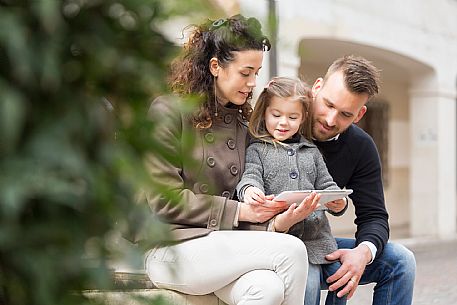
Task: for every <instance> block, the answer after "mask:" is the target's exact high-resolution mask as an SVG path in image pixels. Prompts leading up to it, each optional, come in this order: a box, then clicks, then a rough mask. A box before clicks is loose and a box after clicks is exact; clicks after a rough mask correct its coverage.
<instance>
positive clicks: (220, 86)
mask: <svg viewBox="0 0 457 305" xmlns="http://www.w3.org/2000/svg"><path fill="white" fill-rule="evenodd" d="M234 53H235V57H234V60H233V61H231V62H229V63H228V64H227V65H226V66H225V67H222V66H219V68H218V70H217V78H216V96H217V100H218V101H219V103H221V104H222V105H226V104H227V103H228V102H232V103H233V104H235V105H239V106H241V105H243V104H244V103H245V102H246V100H247V97H248V96H249V94H250V93H251V92H252V90H253V89H254V87H255V86H256V79H257V75H258V73H259V70H260V68H261V67H262V60H263V51H257V50H248V51H238V52H234Z"/></svg>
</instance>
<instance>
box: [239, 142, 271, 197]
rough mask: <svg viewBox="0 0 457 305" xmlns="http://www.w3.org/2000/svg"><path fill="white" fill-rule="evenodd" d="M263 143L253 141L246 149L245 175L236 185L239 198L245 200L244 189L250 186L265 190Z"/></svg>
mask: <svg viewBox="0 0 457 305" xmlns="http://www.w3.org/2000/svg"><path fill="white" fill-rule="evenodd" d="M262 145H263V144H261V143H252V144H251V145H249V146H248V148H247V149H246V163H245V168H244V173H243V176H242V177H241V180H240V182H239V183H238V185H237V187H236V191H237V194H238V199H239V200H241V201H243V200H244V190H245V189H246V187H248V186H254V187H257V188H259V189H260V190H261V191H262V192H265V189H264V184H263V162H262V158H261V153H262V152H261V147H262Z"/></svg>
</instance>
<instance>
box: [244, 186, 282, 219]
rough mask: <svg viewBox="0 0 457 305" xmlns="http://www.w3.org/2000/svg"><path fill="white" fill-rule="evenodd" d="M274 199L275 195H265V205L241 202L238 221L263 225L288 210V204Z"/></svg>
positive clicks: (255, 202) (254, 202)
mask: <svg viewBox="0 0 457 305" xmlns="http://www.w3.org/2000/svg"><path fill="white" fill-rule="evenodd" d="M245 196H246V193H245ZM245 198H246V197H245ZM273 198H274V195H267V196H265V195H264V200H263V203H259V202H257V201H253V203H252V204H249V203H247V202H241V206H240V214H239V216H238V220H239V221H248V222H252V223H262V222H265V221H267V220H269V219H271V218H272V217H273V216H275V215H277V214H278V213H280V212H282V211H284V210H285V209H287V207H288V206H287V203H286V202H284V201H272V199H273Z"/></svg>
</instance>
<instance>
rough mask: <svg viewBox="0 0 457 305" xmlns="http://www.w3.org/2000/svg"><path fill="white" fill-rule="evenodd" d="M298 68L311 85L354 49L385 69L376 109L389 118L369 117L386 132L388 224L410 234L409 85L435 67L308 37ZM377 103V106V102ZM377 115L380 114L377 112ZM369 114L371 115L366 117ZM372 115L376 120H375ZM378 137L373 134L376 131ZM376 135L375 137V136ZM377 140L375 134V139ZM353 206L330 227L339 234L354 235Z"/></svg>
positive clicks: (395, 231) (303, 42)
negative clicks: (338, 59)
mask: <svg viewBox="0 0 457 305" xmlns="http://www.w3.org/2000/svg"><path fill="white" fill-rule="evenodd" d="M298 53H299V57H300V67H299V72H298V75H299V76H300V77H301V78H302V79H303V80H305V81H306V82H308V83H310V84H312V83H313V82H314V80H315V79H316V78H317V77H321V76H324V75H325V72H326V69H327V67H328V66H329V65H330V64H331V63H332V62H333V61H334V60H335V59H336V58H338V57H341V56H344V55H347V54H355V55H360V56H363V57H365V58H367V59H369V60H370V61H372V62H373V63H374V64H375V66H377V67H378V68H380V69H381V70H382V84H381V91H380V94H379V95H378V96H377V99H376V101H378V102H379V103H381V104H382V107H381V105H377V109H375V108H372V111H381V110H382V109H384V110H383V111H385V109H388V110H387V113H384V114H383V115H384V116H385V117H386V116H387V121H386V122H384V125H383V124H382V123H383V122H381V121H379V120H378V121H377V122H368V124H366V125H370V124H378V125H379V124H381V125H383V126H381V127H382V128H384V130H385V131H386V133H387V142H386V143H385V146H383V147H381V145H382V144H380V142H378V145H380V146H378V149H379V150H380V153H381V154H386V155H382V156H381V159H382V160H384V162H385V163H386V164H383V169H384V171H385V175H384V176H385V185H384V189H385V197H386V205H387V209H388V211H389V215H390V225H391V228H392V237H393V238H404V237H408V236H410V235H411V231H412V229H411V227H412V226H413V223H414V221H413V220H412V217H414V211H413V210H412V208H411V207H412V203H411V201H412V200H413V199H412V197H413V196H412V195H411V194H412V191H411V190H412V187H411V185H412V178H411V175H412V173H413V167H414V166H415V165H414V163H413V162H412V154H413V153H414V152H412V151H411V144H410V143H411V142H412V137H413V135H412V134H411V132H410V130H411V124H412V117H411V116H412V114H411V113H412V109H411V105H412V104H411V101H412V96H411V90H412V88H416V87H417V84H418V83H420V82H421V81H423V79H426V80H428V81H433V77H432V78H431V77H430V76H431V75H432V76H433V75H434V73H433V69H432V68H430V67H429V66H427V65H426V64H423V63H420V62H418V61H416V60H414V59H412V58H410V57H407V56H404V55H401V54H398V53H395V52H392V51H389V50H385V49H382V48H378V47H373V46H368V45H363V44H358V43H354V42H349V41H342V40H335V39H326V38H306V39H302V40H301V41H300V43H299V50H298ZM378 106H379V107H378ZM373 118H378V116H373ZM368 119H370V118H369V117H368ZM372 120H374V119H372ZM373 136H374V135H373ZM375 137H376V136H374V138H375ZM375 141H376V139H375ZM354 217H355V216H354V211H353V210H352V209H349V210H348V212H347V214H346V215H345V216H343V217H342V218H338V219H333V220H331V222H332V227H333V229H334V231H335V233H336V234H337V235H338V234H340V235H341V234H342V235H345V234H347V235H352V234H353V232H354V231H355V226H354V224H353V220H354Z"/></svg>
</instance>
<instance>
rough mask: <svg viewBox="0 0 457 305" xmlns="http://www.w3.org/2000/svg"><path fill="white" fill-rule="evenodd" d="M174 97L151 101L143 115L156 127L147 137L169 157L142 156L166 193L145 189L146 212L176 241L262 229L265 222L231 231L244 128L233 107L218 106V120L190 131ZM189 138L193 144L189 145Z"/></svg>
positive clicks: (243, 224) (244, 142)
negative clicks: (168, 228) (172, 197)
mask: <svg viewBox="0 0 457 305" xmlns="http://www.w3.org/2000/svg"><path fill="white" fill-rule="evenodd" d="M180 105H181V107H182V105H183V103H182V102H181V101H180V100H179V98H177V97H176V96H166V97H159V98H157V99H156V100H155V101H154V102H153V103H152V104H151V106H150V109H149V114H150V116H151V118H152V119H153V120H154V122H156V123H158V126H157V128H156V130H155V132H154V134H153V136H152V138H153V139H154V140H157V141H159V143H160V144H161V145H163V146H164V147H165V149H166V150H167V151H168V153H169V155H168V156H167V157H158V156H157V155H151V156H149V158H148V168H149V172H150V174H151V177H152V178H153V180H154V181H155V182H156V183H158V184H159V185H161V186H162V187H163V188H164V189H167V190H169V191H170V190H171V191H172V193H173V194H174V195H177V196H178V198H179V203H178V204H177V203H176V200H175V201H172V200H170V199H169V198H167V196H165V195H164V194H166V192H157V191H156V192H152V191H146V198H147V201H148V203H149V206H150V207H151V209H152V211H153V212H154V213H156V215H158V216H159V217H160V218H161V219H162V220H164V221H166V222H168V223H169V224H170V225H171V229H172V233H173V235H174V237H175V238H176V239H177V240H186V239H191V238H195V237H199V236H204V235H206V234H208V233H210V232H211V231H213V230H234V229H248V230H250V229H254V230H266V228H267V224H266V223H264V224H260V225H254V224H247V223H240V224H239V226H238V227H235V226H234V224H235V223H236V221H235V217H236V211H237V206H238V202H237V201H236V200H232V198H234V197H236V195H235V193H236V192H235V188H236V185H237V183H238V182H239V180H240V179H241V175H242V174H243V171H244V162H245V150H246V146H247V128H246V123H245V122H244V121H243V120H242V118H241V114H240V113H239V112H238V109H237V108H227V107H221V106H220V107H218V108H219V109H218V119H216V120H214V121H213V124H212V126H211V127H210V128H208V129H197V128H194V127H193V126H192V124H191V122H190V119H189V115H188V114H185V113H184V112H183V111H182V110H180V109H182V108H180ZM190 139H193V141H194V143H193V144H194V145H191V144H189V143H191V142H192V141H191V140H190Z"/></svg>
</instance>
